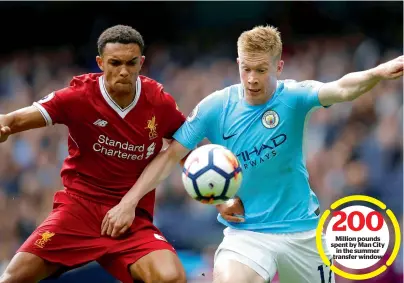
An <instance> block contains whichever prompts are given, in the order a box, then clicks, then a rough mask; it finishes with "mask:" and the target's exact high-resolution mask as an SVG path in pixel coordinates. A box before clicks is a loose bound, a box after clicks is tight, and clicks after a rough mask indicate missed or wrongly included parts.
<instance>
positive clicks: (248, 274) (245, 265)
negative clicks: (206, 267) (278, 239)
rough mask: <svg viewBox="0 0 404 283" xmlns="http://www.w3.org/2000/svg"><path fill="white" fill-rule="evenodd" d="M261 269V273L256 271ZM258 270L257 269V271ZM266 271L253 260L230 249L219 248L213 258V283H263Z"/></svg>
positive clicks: (265, 280) (266, 280)
mask: <svg viewBox="0 0 404 283" xmlns="http://www.w3.org/2000/svg"><path fill="white" fill-rule="evenodd" d="M258 270H261V272H260V273H261V275H260V274H258V273H257V271H258ZM258 272H259V271H258ZM263 273H264V274H266V273H267V272H266V271H265V270H263V269H262V267H260V266H258V265H257V264H256V263H255V262H253V261H252V260H250V259H249V258H246V257H244V256H242V255H241V254H238V253H236V252H233V251H230V250H221V251H220V252H219V253H218V255H217V256H216V259H215V265H214V269H213V282H214V283H265V282H268V280H269V279H268V278H266V279H264V278H263V276H265V277H269V276H268V275H263Z"/></svg>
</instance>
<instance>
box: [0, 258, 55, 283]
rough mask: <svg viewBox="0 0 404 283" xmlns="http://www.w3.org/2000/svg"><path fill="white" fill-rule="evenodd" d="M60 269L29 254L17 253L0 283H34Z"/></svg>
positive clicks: (0, 278)
mask: <svg viewBox="0 0 404 283" xmlns="http://www.w3.org/2000/svg"><path fill="white" fill-rule="evenodd" d="M60 268H61V265H59V264H53V263H50V262H47V261H45V260H43V259H42V258H40V257H39V256H36V255H34V254H31V253H25V252H19V253H17V254H16V255H15V256H14V257H13V258H12V259H11V261H10V263H9V264H8V266H7V268H6V269H5V271H4V273H3V274H2V275H1V277H0V282H1V283H31V282H32V283H35V282H38V281H39V280H42V279H44V278H47V277H49V276H51V275H52V274H54V273H55V272H57V271H58V270H59V269H60Z"/></svg>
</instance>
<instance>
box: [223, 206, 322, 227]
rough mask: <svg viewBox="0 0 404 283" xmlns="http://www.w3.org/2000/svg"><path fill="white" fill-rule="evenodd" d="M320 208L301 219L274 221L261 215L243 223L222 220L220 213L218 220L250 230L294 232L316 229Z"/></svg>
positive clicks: (229, 225)
mask: <svg viewBox="0 0 404 283" xmlns="http://www.w3.org/2000/svg"><path fill="white" fill-rule="evenodd" d="M320 213H321V212H320V208H317V209H316V210H315V211H314V213H313V214H311V216H310V217H306V218H303V219H300V218H299V219H288V220H281V221H276V220H272V219H265V218H262V217H254V218H246V221H245V222H243V223H230V222H227V221H226V220H224V219H223V218H222V217H221V216H220V214H219V215H218V221H219V222H221V223H222V224H224V225H226V226H228V227H231V228H234V229H242V230H250V231H256V232H262V233H295V232H303V231H308V230H312V229H316V228H317V225H318V221H319V218H320V217H319V216H320Z"/></svg>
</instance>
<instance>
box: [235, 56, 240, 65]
mask: <svg viewBox="0 0 404 283" xmlns="http://www.w3.org/2000/svg"><path fill="white" fill-rule="evenodd" d="M236 61H237V64H238V65H240V58H238V57H237V60H236Z"/></svg>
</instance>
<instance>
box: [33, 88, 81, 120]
mask: <svg viewBox="0 0 404 283" xmlns="http://www.w3.org/2000/svg"><path fill="white" fill-rule="evenodd" d="M77 100H78V95H77V90H76V89H75V88H73V87H67V88H64V89H60V90H57V91H54V92H52V93H50V94H48V95H47V96H45V97H44V98H42V99H41V100H39V101H37V102H34V103H33V105H34V106H35V107H36V108H37V109H38V110H39V111H40V112H41V114H42V116H43V117H44V119H45V121H46V125H47V126H51V125H54V124H65V125H66V124H68V123H69V120H70V118H71V117H70V115H72V113H74V105H76V104H75V102H77Z"/></svg>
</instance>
